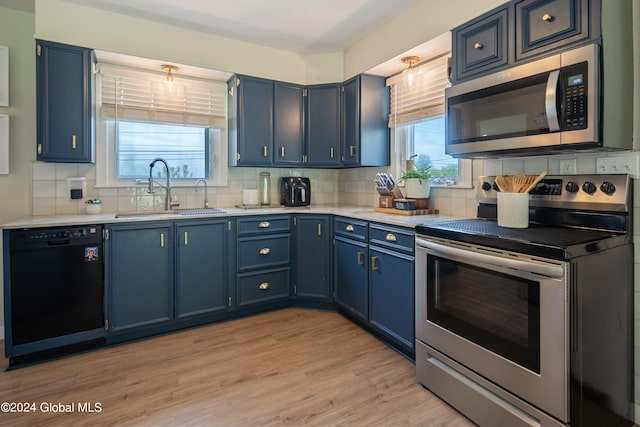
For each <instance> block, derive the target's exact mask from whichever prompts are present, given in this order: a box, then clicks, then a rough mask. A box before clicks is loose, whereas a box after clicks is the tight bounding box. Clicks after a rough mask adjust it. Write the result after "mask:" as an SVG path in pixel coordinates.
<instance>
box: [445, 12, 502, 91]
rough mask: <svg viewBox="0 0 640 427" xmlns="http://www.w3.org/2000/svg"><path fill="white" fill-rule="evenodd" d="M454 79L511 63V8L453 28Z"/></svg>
mask: <svg viewBox="0 0 640 427" xmlns="http://www.w3.org/2000/svg"><path fill="white" fill-rule="evenodd" d="M452 34H453V43H452V54H453V57H454V58H456V61H455V67H454V69H453V76H454V80H461V79H464V78H466V77H467V76H471V75H476V74H479V73H482V72H484V71H487V70H495V69H496V68H499V67H503V66H506V65H507V64H508V60H509V57H508V52H509V38H508V34H509V33H508V9H507V8H506V7H505V8H502V9H499V10H497V11H495V12H493V13H491V14H489V15H487V16H482V17H480V18H477V19H474V20H473V21H471V22H468V23H466V24H465V25H463V26H461V27H458V28H456V29H454V30H453V33H452Z"/></svg>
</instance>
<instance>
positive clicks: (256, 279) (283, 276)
mask: <svg viewBox="0 0 640 427" xmlns="http://www.w3.org/2000/svg"><path fill="white" fill-rule="evenodd" d="M287 298H289V268H284V269H280V270H269V271H267V272H264V271H261V272H257V273H250V274H242V275H239V276H238V307H243V306H246V305H249V304H256V303H265V302H269V301H274V300H280V299H287Z"/></svg>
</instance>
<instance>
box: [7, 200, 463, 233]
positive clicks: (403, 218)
mask: <svg viewBox="0 0 640 427" xmlns="http://www.w3.org/2000/svg"><path fill="white" fill-rule="evenodd" d="M220 209H221V210H224V211H225V213H218V214H205V215H180V214H175V215H162V216H154V215H149V216H135V217H126V218H116V214H115V213H102V214H93V215H91V214H84V215H56V216H31V217H26V218H21V219H17V220H14V221H10V222H7V223H5V224H2V225H0V228H2V229H5V230H10V229H21V228H41V227H63V226H74V225H87V224H127V223H140V222H149V221H189V220H197V219H214V218H225V217H239V216H261V215H283V214H286V215H291V214H300V215H310V214H316V215H337V216H344V217H349V218H354V219H361V220H366V221H373V222H380V223H384V224H389V225H395V226H399V227H409V228H414V227H415V226H416V225H419V224H423V223H425V222H435V221H446V220H448V219H451V218H453V217H451V216H446V215H394V214H386V213H379V212H375V211H374V210H373V208H367V207H363V206H322V205H318V206H310V207H304V208H265V209H241V208H220Z"/></svg>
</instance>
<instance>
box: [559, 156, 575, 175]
mask: <svg viewBox="0 0 640 427" xmlns="http://www.w3.org/2000/svg"><path fill="white" fill-rule="evenodd" d="M577 170H578V167H577V166H576V159H565V160H560V174H561V175H575V174H576V173H577Z"/></svg>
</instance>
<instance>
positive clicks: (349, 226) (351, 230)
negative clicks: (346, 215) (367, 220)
mask: <svg viewBox="0 0 640 427" xmlns="http://www.w3.org/2000/svg"><path fill="white" fill-rule="evenodd" d="M345 230H347V231H350V232H352V233H353V231H354V228H353V225H351V224H349V225H347V227H346V228H345Z"/></svg>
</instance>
